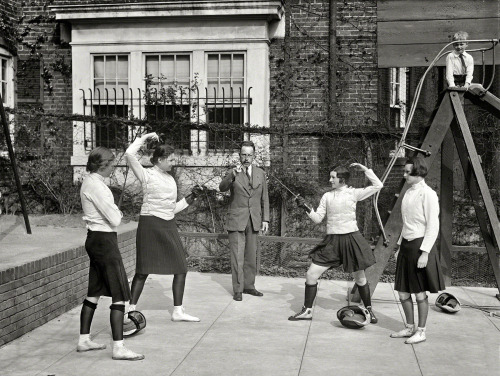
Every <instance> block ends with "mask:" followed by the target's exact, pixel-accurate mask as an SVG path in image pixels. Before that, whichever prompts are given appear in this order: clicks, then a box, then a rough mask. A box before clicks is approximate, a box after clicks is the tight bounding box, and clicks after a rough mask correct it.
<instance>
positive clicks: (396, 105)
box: [389, 67, 408, 128]
mask: <svg viewBox="0 0 500 376" xmlns="http://www.w3.org/2000/svg"><path fill="white" fill-rule="evenodd" d="M407 75H408V68H406V67H402V68H400V67H397V68H389V90H390V93H389V108H390V110H389V111H390V117H389V122H390V124H391V126H395V127H397V128H405V127H406V96H407V95H406V86H407V85H406V80H407ZM393 111H394V112H396V113H397V114H398V124H393V121H392V112H393Z"/></svg>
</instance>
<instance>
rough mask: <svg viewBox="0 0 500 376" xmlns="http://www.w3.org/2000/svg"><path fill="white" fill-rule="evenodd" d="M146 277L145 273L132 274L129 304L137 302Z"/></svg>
mask: <svg viewBox="0 0 500 376" xmlns="http://www.w3.org/2000/svg"><path fill="white" fill-rule="evenodd" d="M147 278H148V275H147V274H136V275H134V279H133V280H132V288H131V289H130V290H131V294H132V298H131V299H130V304H134V305H135V304H137V302H138V301H139V298H140V296H141V294H142V289H143V288H144V284H145V283H146V279H147Z"/></svg>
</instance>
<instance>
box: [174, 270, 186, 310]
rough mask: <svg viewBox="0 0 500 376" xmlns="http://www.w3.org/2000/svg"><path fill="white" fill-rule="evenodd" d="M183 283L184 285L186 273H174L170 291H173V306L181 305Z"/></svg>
mask: <svg viewBox="0 0 500 376" xmlns="http://www.w3.org/2000/svg"><path fill="white" fill-rule="evenodd" d="M185 285H186V273H184V274H174V280H173V281H172V292H173V293H174V306H181V305H182V299H183V298H184V286H185Z"/></svg>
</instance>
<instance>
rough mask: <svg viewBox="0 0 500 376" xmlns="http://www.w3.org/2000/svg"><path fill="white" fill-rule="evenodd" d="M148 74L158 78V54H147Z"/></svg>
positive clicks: (154, 78)
mask: <svg viewBox="0 0 500 376" xmlns="http://www.w3.org/2000/svg"><path fill="white" fill-rule="evenodd" d="M146 75H147V76H149V77H150V78H152V79H153V80H156V79H158V56H146Z"/></svg>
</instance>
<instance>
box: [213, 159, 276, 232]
mask: <svg viewBox="0 0 500 376" xmlns="http://www.w3.org/2000/svg"><path fill="white" fill-rule="evenodd" d="M228 189H231V197H230V203H229V211H228V214H227V220H226V227H227V231H245V227H246V225H247V223H248V220H249V218H250V217H251V218H252V224H253V229H254V231H259V230H260V228H261V226H262V221H265V222H269V195H268V193H267V181H266V174H265V173H264V171H263V170H262V169H260V168H258V167H256V166H252V176H251V181H249V180H248V177H247V175H246V173H245V171H244V170H242V171H241V172H238V173H236V176H235V177H234V180H233V172H232V171H229V173H228V174H227V175H226V176H225V177H224V179H222V181H221V183H220V185H219V190H220V191H221V192H226V191H227V190H228Z"/></svg>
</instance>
